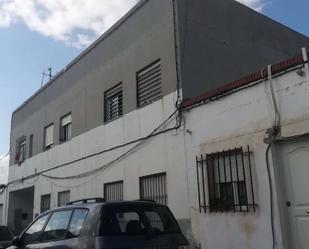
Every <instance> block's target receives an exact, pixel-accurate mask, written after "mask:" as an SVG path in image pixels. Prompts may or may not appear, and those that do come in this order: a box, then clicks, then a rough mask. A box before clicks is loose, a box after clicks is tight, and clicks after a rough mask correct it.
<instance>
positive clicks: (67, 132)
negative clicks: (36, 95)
mask: <svg viewBox="0 0 309 249" xmlns="http://www.w3.org/2000/svg"><path fill="white" fill-rule="evenodd" d="M71 138H72V117H71V114H68V115H66V116H64V117H62V118H61V119H60V141H61V142H65V141H68V140H70V139H71Z"/></svg>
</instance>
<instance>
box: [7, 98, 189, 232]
mask: <svg viewBox="0 0 309 249" xmlns="http://www.w3.org/2000/svg"><path fill="white" fill-rule="evenodd" d="M174 101H175V93H172V94H170V95H167V96H165V97H163V98H162V99H161V100H159V101H156V102H154V103H152V104H150V105H148V106H146V107H144V108H140V109H137V110H135V111H132V112H130V113H128V114H126V115H124V116H123V117H121V118H119V119H117V120H115V121H113V122H110V123H108V124H105V125H102V126H100V127H98V128H95V129H93V130H90V131H89V132H87V133H84V134H82V135H79V136H77V137H74V138H72V139H71V140H70V141H67V142H65V143H63V144H61V145H57V146H55V147H53V148H52V149H50V150H48V151H46V152H43V153H40V154H38V155H36V156H34V157H33V158H30V159H28V160H26V161H25V162H24V163H22V165H21V166H18V165H13V166H11V167H10V172H9V182H11V181H14V180H17V179H21V178H25V177H27V176H29V175H31V174H34V173H35V172H41V171H43V170H46V169H50V168H52V167H55V166H57V165H60V164H63V163H66V162H71V161H74V160H76V159H79V158H82V157H85V156H88V155H90V154H93V153H97V152H99V151H103V150H106V149H109V148H112V147H114V146H118V145H120V144H124V143H127V142H130V141H132V140H136V139H139V138H141V137H145V136H147V135H149V134H150V133H151V132H152V131H153V130H154V129H155V128H156V127H157V126H158V125H160V124H161V123H162V122H163V121H164V120H165V119H166V118H168V117H169V116H170V115H171V114H172V113H173V112H174V111H175V104H174ZM175 124H176V120H175V119H173V120H171V122H170V123H169V124H168V125H167V126H166V127H165V128H169V127H173V126H175ZM72 125H74V123H72ZM135 145H136V143H135V144H132V145H128V146H126V147H123V148H120V149H116V150H112V151H110V152H107V153H102V154H100V155H97V156H93V157H90V158H88V159H85V160H82V161H80V162H77V163H73V164H70V165H68V166H65V167H61V168H59V169H56V170H53V171H50V172H47V173H45V174H46V175H51V176H72V175H77V174H80V173H83V172H86V171H90V170H92V169H96V168H99V167H100V166H102V165H105V164H106V163H108V162H110V161H112V160H114V159H115V158H117V157H118V156H119V155H121V154H123V153H125V152H126V151H128V150H129V149H130V148H132V147H133V146H135ZM162 172H166V175H167V195H168V205H169V207H170V208H171V210H172V211H173V213H174V214H175V216H176V218H177V219H178V220H179V221H180V223H181V224H182V227H183V228H184V229H186V230H187V229H188V228H189V226H190V224H189V204H188V203H189V202H188V191H187V190H188V186H187V175H186V167H185V152H184V140H183V136H181V135H177V131H175V130H174V131H170V132H167V133H164V134H161V135H158V136H155V137H152V138H150V139H149V140H147V141H146V142H145V143H144V144H143V145H141V146H140V147H139V148H138V149H137V150H136V151H135V152H134V153H132V154H130V155H129V156H127V157H126V158H124V159H122V160H121V161H119V162H117V163H115V164H113V165H111V166H110V167H108V168H106V169H105V170H101V171H100V172H98V173H96V174H93V175H90V176H88V177H82V178H79V179H74V180H54V179H47V178H45V177H44V176H38V177H35V178H32V179H29V180H25V181H24V182H22V183H16V184H12V185H9V191H10V193H11V192H12V191H15V190H20V189H25V188H28V187H31V186H34V208H33V216H36V215H37V214H39V213H40V198H41V195H44V194H51V208H53V207H56V206H57V194H58V192H61V191H66V190H70V199H71V200H77V199H81V198H89V197H103V185H104V183H109V182H114V181H119V180H123V181H124V183H123V184H124V186H123V190H124V193H123V194H124V199H125V200H135V199H139V198H140V196H139V193H140V192H139V177H142V176H147V175H152V174H157V173H162ZM12 222H13V221H12V220H11V222H10V220H9V222H8V223H11V225H12Z"/></svg>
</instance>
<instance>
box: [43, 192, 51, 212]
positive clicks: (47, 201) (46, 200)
mask: <svg viewBox="0 0 309 249" xmlns="http://www.w3.org/2000/svg"><path fill="white" fill-rule="evenodd" d="M49 209H50V194H47V195H41V213H44V212H45V211H47V210H49Z"/></svg>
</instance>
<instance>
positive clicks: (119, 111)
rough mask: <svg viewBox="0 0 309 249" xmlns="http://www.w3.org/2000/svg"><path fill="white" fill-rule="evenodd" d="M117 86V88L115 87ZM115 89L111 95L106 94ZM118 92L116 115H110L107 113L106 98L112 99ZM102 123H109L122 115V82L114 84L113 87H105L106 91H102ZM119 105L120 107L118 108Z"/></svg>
mask: <svg viewBox="0 0 309 249" xmlns="http://www.w3.org/2000/svg"><path fill="white" fill-rule="evenodd" d="M117 88H119V89H117ZM115 90H117V91H116V92H115V93H113V94H112V95H111V96H108V95H109V93H110V92H113V91H115ZM119 93H120V95H121V103H120V104H119V102H118V110H117V116H116V117H111V114H109V115H108V111H110V110H108V108H107V107H108V105H107V103H108V100H110V99H112V98H113V97H115V96H117V97H118V98H119V96H118V94H119ZM103 95H104V118H103V119H104V123H105V124H106V123H109V122H112V121H114V120H116V119H118V118H121V117H122V116H123V84H122V82H119V83H118V84H116V85H114V86H113V87H111V88H109V89H107V90H106V91H104V94H103ZM119 107H121V108H119Z"/></svg>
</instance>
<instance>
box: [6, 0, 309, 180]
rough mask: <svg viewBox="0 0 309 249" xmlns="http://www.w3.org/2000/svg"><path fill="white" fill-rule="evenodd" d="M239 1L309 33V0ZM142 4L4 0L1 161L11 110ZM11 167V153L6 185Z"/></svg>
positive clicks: (127, 1) (120, 0)
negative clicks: (44, 77)
mask: <svg viewBox="0 0 309 249" xmlns="http://www.w3.org/2000/svg"><path fill="white" fill-rule="evenodd" d="M189 1H190V0H189ZM238 1H239V2H241V3H243V4H246V5H247V6H249V7H251V8H253V9H255V10H256V11H259V12H261V13H262V14H264V15H266V16H268V17H271V18H272V19H274V20H276V21H278V22H281V23H283V24H285V25H287V26H289V27H291V28H293V29H295V30H297V31H299V32H301V33H303V34H305V35H307V36H309V25H307V23H308V21H307V20H306V19H307V16H308V14H307V13H308V9H309V1H308V0H238ZM137 2H138V0H87V1H85V0H0V159H1V157H2V156H3V155H5V154H6V153H7V152H8V151H9V137H10V122H11V113H12V112H13V111H14V110H15V109H16V108H17V107H18V106H19V105H21V104H22V103H23V102H24V101H25V100H26V99H27V98H28V97H30V96H31V95H32V94H33V93H34V92H35V91H36V90H38V89H39V88H40V86H41V82H42V72H43V71H44V70H47V68H49V67H52V73H53V74H55V73H56V72H58V71H60V70H61V69H62V68H63V67H64V66H65V65H67V64H68V63H69V62H70V61H71V60H72V59H73V58H74V57H76V56H77V55H78V54H79V53H81V52H82V51H83V50H84V49H85V48H86V47H87V46H89V45H90V44H91V42H93V41H94V40H95V39H96V38H98V37H99V36H100V35H101V34H103V33H104V31H106V30H107V29H108V28H109V27H110V26H111V25H112V24H113V23H115V22H116V21H117V20H118V19H119V18H120V17H121V16H123V15H124V14H125V13H126V12H127V11H128V10H129V9H130V8H132V7H133V6H134V4H136V3H137ZM45 81H46V80H45ZM7 165H8V157H6V158H5V159H3V160H1V161H0V184H1V183H5V182H6V179H7V172H8V170H7Z"/></svg>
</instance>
